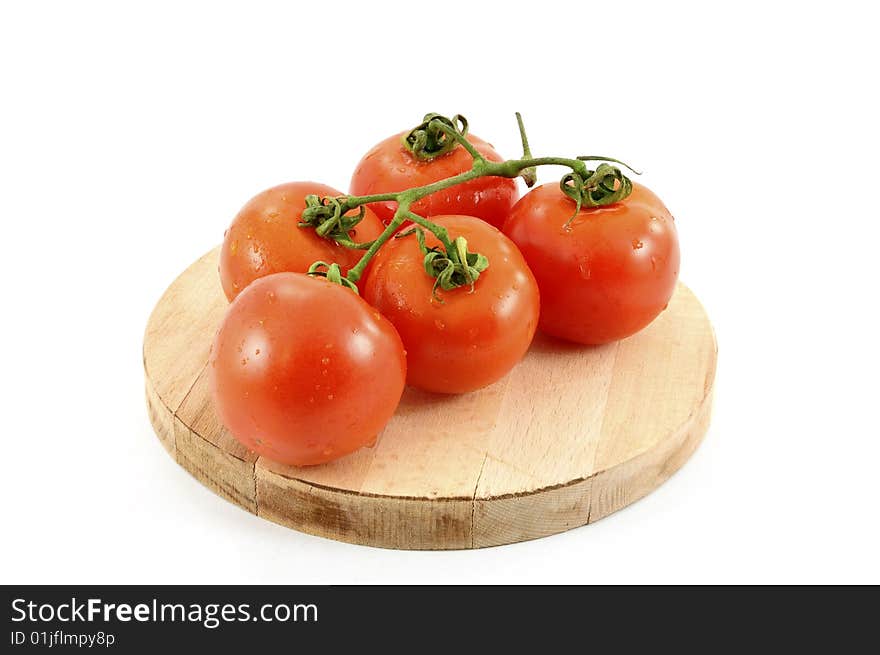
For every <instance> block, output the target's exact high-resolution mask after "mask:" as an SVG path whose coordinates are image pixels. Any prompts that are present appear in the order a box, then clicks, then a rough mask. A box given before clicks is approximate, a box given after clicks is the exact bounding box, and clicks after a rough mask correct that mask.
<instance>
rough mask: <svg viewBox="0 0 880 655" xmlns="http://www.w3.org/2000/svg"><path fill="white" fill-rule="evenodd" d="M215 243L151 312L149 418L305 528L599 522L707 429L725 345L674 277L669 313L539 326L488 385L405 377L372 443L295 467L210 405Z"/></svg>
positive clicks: (362, 532)
mask: <svg viewBox="0 0 880 655" xmlns="http://www.w3.org/2000/svg"><path fill="white" fill-rule="evenodd" d="M218 250H219V249H215V250H213V251H211V252H209V253H208V254H206V255H205V256H203V257H202V258H201V259H199V260H198V261H196V262H195V263H194V264H193V265H192V266H190V267H189V268H188V269H187V270H186V271H184V272H183V273H182V274H181V275H180V277H178V278H177V280H175V281H174V283H173V284H172V285H171V286H170V287H169V288H168V290H167V291H166V292H165V294H164V295H163V296H162V298H161V300H160V301H159V303H158V304H157V305H156V308H155V309H154V311H153V314H152V316H151V317H150V320H149V323H148V325H147V329H146V335H145V338H144V371H145V375H146V394H147V405H148V409H149V416H150V420H151V422H152V424H153V427H154V429H155V431H156V434H157V436H158V437H159V440H160V441H161V443H162V445H163V446H164V447H165V448H166V450H167V451H168V452H169V454H170V455H171V456H172V457H173V458H174V459H175V460H176V461H177V462H178V463H179V464H180V465H181V466H183V467H184V468H185V469H186V470H187V471H189V472H190V473H191V474H192V475H193V476H194V477H195V478H196V479H198V480H199V481H200V482H201V483H202V484H204V485H206V486H207V487H209V488H210V489H212V490H213V491H215V492H216V493H217V494H219V495H220V496H222V497H224V498H226V499H227V500H229V501H231V502H233V503H236V504H237V505H239V506H241V507H243V508H244V509H246V510H247V511H249V512H252V513H254V514H257V515H259V516H262V517H264V518H266V519H269V520H271V521H274V522H276V523H280V524H282V525H285V526H288V527H291V528H295V529H297V530H302V531H304V532H308V533H312V534H316V535H321V536H324V537H330V538H333V539H339V540H343V541H350V542H354V543H359V544H367V545H372V546H382V547H388V548H407V549H455V548H477V547H483V546H493V545H499V544H505V543H511V542H517V541H523V540H526V539H534V538H536V537H543V536H547V535H551V534H554V533H557V532H561V531H563V530H568V529H570V528H574V527H577V526H581V525H585V524H587V523H591V522H593V521H596V520H598V519H600V518H602V517H604V516H607V515H608V514H611V513H612V512H615V511H617V510H618V509H621V508H622V507H625V506H626V505H629V504H630V503H632V502H634V501H636V500H638V499H639V498H641V497H643V496H645V495H646V494H648V493H650V492H651V491H652V490H653V489H655V488H656V487H657V486H659V485H660V484H662V483H663V482H664V481H665V480H666V479H667V478H669V476H670V475H672V474H673V473H674V472H675V471H676V470H678V469H679V468H680V467H681V466H682V465H683V464H684V462H686V461H687V459H688V457H690V455H691V454H692V453H693V451H694V450H695V449H696V447H697V445H698V444H699V443H700V440H701V439H702V437H703V435H704V434H705V432H706V430H707V428H708V424H709V416H710V412H711V404H712V387H713V382H714V376H715V362H716V357H717V348H716V344H715V337H714V334H713V331H712V327H711V325H710V324H709V321H708V319H707V317H706V314H705V312H704V310H703V308H702V307H701V305H700V303H699V301H698V300H697V299H696V297H695V296H694V295H693V294H692V293H691V291H690V290H689V289H687V287H685V286H684V285H681V284H679V286H678V289H677V290H676V293H675V295H674V297H673V299H672V301H671V302H670V303H669V307H668V309H667V310H666V311H665V312H664V313H663V314H661V316H660V317H659V318H658V319H657V320H656V321H654V323H653V324H651V325H650V326H649V327H648V328H646V329H645V330H643V331H642V332H640V333H639V334H637V335H635V336H633V337H630V338H629V339H625V340H623V341H620V342H618V343H614V344H609V345H607V346H601V347H583V346H575V345H572V344H567V343H564V342H561V341H556V340H553V339H550V338H547V337H544V336H542V335H540V334H539V335H538V336H537V337H536V339H535V342H534V343H533V344H532V347H531V350H530V351H529V353H528V355H527V356H526V358H525V359H524V360H523V361H522V362H521V363H520V364H519V365H518V366H517V367H516V368H515V369H514V370H513V371H512V372H511V373H510V374H508V375H507V376H506V377H505V378H503V379H502V380H500V381H499V382H497V383H496V384H494V385H492V386H490V387H488V388H486V389H483V390H481V391H478V392H475V393H471V394H464V395H460V396H441V395H435V394H429V393H424V392H420V391H417V390H415V389H409V388H408V389H407V390H406V392H405V393H404V396H403V400H402V401H401V404H400V407H399V409H398V411H397V414H396V416H395V417H394V418H393V419H392V421H391V422H390V423H389V424H388V426H387V427H386V428H385V430H384V431H383V432H382V434H380V435H379V438H378V440H377V443H376V445H375V446H374V447H372V448H367V449H362V450H360V451H358V452H357V453H354V454H353V455H350V456H348V457H345V458H343V459H341V460H338V461H336V462H332V463H330V464H325V465H322V466H315V467H302V468H296V467H289V466H283V465H279V464H276V463H274V462H272V461H270V460H267V459H265V458H263V457H258V456H257V455H255V454H254V453H252V452H250V451H248V450H247V449H246V448H244V447H243V446H242V445H241V444H239V443H238V442H237V441H235V439H233V438H232V436H231V435H230V434H229V433H228V432H227V431H226V429H225V428H224V427H223V426H222V425H221V424H220V422H219V420H218V419H217V416H216V414H215V412H214V409H213V406H212V402H211V396H210V391H209V388H208V380H207V371H206V366H207V360H208V351H209V348H210V344H211V340H212V338H213V335H214V332H215V330H216V328H217V326H218V324H219V322H220V319H221V317H222V316H223V312H224V310H225V308H226V306H227V303H226V299H225V297H224V296H223V293H222V291H221V288H220V282H219V279H218V276H217V256H218Z"/></svg>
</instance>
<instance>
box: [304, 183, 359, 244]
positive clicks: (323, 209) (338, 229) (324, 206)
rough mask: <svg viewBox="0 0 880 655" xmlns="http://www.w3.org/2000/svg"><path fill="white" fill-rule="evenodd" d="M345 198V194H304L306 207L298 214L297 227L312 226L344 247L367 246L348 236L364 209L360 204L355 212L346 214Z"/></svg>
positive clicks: (322, 235) (326, 237)
mask: <svg viewBox="0 0 880 655" xmlns="http://www.w3.org/2000/svg"><path fill="white" fill-rule="evenodd" d="M346 199H347V196H343V197H341V198H334V197H331V196H325V197H323V198H322V197H320V196H316V195H314V194H312V195H308V196H306V207H305V209H303V211H302V215H301V216H300V222H299V227H303V228H314V229H315V232H317V233H318V236H321V237H324V238H325V239H331V240H333V241H335V242H336V243H338V244H340V245H342V246H345V247H346V248H360V249H363V248H367V247H369V244H362V243H355V242H354V241H352V239H351V236H350V232H351V231H352V230H353V229H354V227H355V226H356V225H357V224H358V223H360V222H361V221H362V220H363V218H364V214H365V212H366V209H365V208H364V206H363V205H361V206H360V207H358V213H357V214H355V215H354V216H348V215H347V214H348V212H349V211H350V209H349V208H348V207H347V206H346V205H345V200H346Z"/></svg>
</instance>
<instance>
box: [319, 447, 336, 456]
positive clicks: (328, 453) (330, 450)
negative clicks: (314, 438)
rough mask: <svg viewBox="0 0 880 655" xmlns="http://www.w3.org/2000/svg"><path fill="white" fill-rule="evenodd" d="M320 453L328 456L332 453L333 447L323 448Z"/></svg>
mask: <svg viewBox="0 0 880 655" xmlns="http://www.w3.org/2000/svg"><path fill="white" fill-rule="evenodd" d="M321 454H322V455H324V457H329V456H330V455H332V454H333V449H332V448H325V449H324V450H323V451H322V452H321Z"/></svg>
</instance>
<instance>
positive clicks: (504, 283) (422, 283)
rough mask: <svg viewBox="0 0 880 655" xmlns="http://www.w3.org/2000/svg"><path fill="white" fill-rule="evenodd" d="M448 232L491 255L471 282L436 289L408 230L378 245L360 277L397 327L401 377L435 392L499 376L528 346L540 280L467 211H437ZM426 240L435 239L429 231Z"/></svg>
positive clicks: (468, 386) (504, 240) (476, 384)
mask: <svg viewBox="0 0 880 655" xmlns="http://www.w3.org/2000/svg"><path fill="white" fill-rule="evenodd" d="M432 220H433V221H434V222H436V223H438V224H439V225H442V226H444V227H446V228H447V229H448V230H449V233H450V237H451V238H455V237H456V236H464V237H465V238H466V239H467V242H468V249H469V250H470V251H471V252H480V253H482V254H484V255H486V256H487V257H488V258H489V268H487V269H486V270H485V271H483V272H482V273H481V274H480V277H479V279H478V280H477V281H476V284H475V286H474V290H473V291H471V289H470V287H468V286H464V287H459V288H457V289H453V290H450V291H442V290H440V289H438V290H437V294H438V296H439V297H440V298H441V299H442V301H443V302H439V301H438V300H436V299H434V298H432V293H431V288H432V286H433V284H434V279H433V278H431V277H429V276H428V275H427V274H426V273H425V270H424V268H423V267H422V261H423V255H422V253H421V251H420V250H419V248H418V244H417V242H416V238H415V236H414V235H410V236H407V237H403V238H400V239H393V240H391V241H389V243H388V244H387V245H386V246H385V247H384V248H383V249H382V250H380V251H379V254H378V255H377V256H376V259H375V260H374V261H373V265H372V266H371V268H370V271H369V273H368V274H367V277H366V279H365V280H364V281H363V284H362V285H361V291H362V293H363V296H364V299H366V300H367V302H369V303H370V304H371V305H373V306H374V307H376V308H378V309H379V311H381V312H382V313H383V314H384V315H385V316H386V317H387V318H388V320H390V321H391V322H392V323H393V324H394V326H395V327H396V328H397V331H398V333H399V334H400V338H401V339H402V341H403V344H404V347H405V348H406V352H407V382H408V383H409V384H411V385H412V386H414V387H418V388H420V389H423V390H426V391H433V392H439V393H464V392H468V391H474V390H475V389H479V388H481V387H484V386H486V385H489V384H491V383H493V382H495V381H497V380H498V379H500V378H501V377H503V376H504V375H505V374H506V373H507V372H508V371H509V370H510V369H511V368H513V366H514V365H515V364H516V363H517V362H518V361H520V359H522V357H523V355H525V353H526V351H527V350H528V347H529V344H530V343H531V341H532V337H533V336H534V334H535V329H536V328H537V323H538V307H539V299H538V287H537V284H536V283H535V278H534V276H533V275H532V273H531V271H529V268H528V266H527V265H526V263H525V260H524V259H523V257H522V255H521V254H520V252H519V251H518V250H517V248H516V246H515V245H513V243H512V242H511V241H510V240H509V239H507V238H506V237H505V236H504V235H503V234H501V232H500V231H498V230H497V229H496V228H494V227H492V226H491V225H489V224H488V223H485V222H483V221H481V220H479V219H477V218H473V217H471V216H436V217H434V218H433V219H432ZM427 237H428V238H427V245H428V246H429V247H430V246H436V245H439V242H438V241H437V239H436V238H435V237H434V236H433V235H432V234H430V233H429V234H428V235H427Z"/></svg>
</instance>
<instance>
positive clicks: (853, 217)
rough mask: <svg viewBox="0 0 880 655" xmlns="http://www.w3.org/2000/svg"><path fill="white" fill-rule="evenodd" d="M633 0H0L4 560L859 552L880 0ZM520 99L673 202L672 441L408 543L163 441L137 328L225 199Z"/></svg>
mask: <svg viewBox="0 0 880 655" xmlns="http://www.w3.org/2000/svg"><path fill="white" fill-rule="evenodd" d="M654 4H655V3H650V4H649V3H645V4H644V5H636V4H632V3H625V2H614V3H604V4H603V7H604V8H601V9H600V8H598V7H597V8H593V7H592V6H591V5H590V3H587V2H570V3H554V2H530V3H516V2H511V1H510V0H508V1H507V2H484V1H480V2H470V3H466V4H463V5H462V4H458V5H456V4H454V3H401V4H400V6H393V5H388V4H383V3H380V2H361V3H351V4H350V5H342V4H341V3H336V2H329V1H325V2H317V3H283V4H282V3H279V4H266V3H259V2H248V3H241V4H240V7H239V8H236V9H234V8H231V7H228V6H225V5H223V4H221V3H213V2H212V3H205V4H204V5H199V4H196V3H178V2H175V3H168V4H164V3H156V2H153V3H142V4H141V6H140V8H136V7H135V5H134V4H133V3H109V2H108V3H96V2H77V3H66V2H64V3H62V2H58V3H44V2H31V3H23V2H22V3H3V5H2V7H3V8H2V9H0V85H2V87H0V96H2V99H0V117H2V120H0V226H2V229H0V272H2V274H0V284H2V290H3V295H2V301H0V303H2V304H0V307H2V321H0V348H2V350H0V384H2V389H0V403H2V423H0V434H2V457H3V461H2V469H0V471H2V472H0V484H2V499H3V500H2V503H3V505H2V508H3V516H2V532H3V537H2V539H0V581H2V582H4V583H23V582H33V583H49V582H55V583H63V582H73V583H76V582H103V583H138V582H139V583H158V582H164V583H221V582H230V583H232V582H237V583H245V582H259V583H272V582H278V583H342V582H695V583H701V582H875V583H877V582H880V566H878V555H877V553H878V550H880V532H878V530H880V529H878V522H877V519H878V509H877V502H878V500H880V494H878V482H877V471H878V459H880V430H878V427H877V426H878V423H877V419H876V409H875V408H876V406H877V394H878V390H880V384H878V379H877V367H878V364H880V362H878V346H877V340H878V327H880V326H878V321H877V304H878V296H880V294H878V291H877V287H878V285H880V274H878V271H880V265H878V252H880V229H878V223H880V210H878V203H877V199H876V198H875V193H877V188H878V185H877V171H878V163H880V155H878V151H880V138H878V116H880V105H878V101H877V97H876V93H877V84H878V77H877V76H878V71H877V66H878V63H880V48H878V45H877V44H878V41H877V36H876V26H877V24H878V20H877V17H876V16H872V15H869V12H870V11H871V10H870V9H869V8H870V7H871V3H849V2H835V3H824V2H823V3H801V2H798V3H791V4H788V3H771V2H760V3H748V2H737V3H730V4H729V6H728V7H726V8H720V7H717V6H715V3H693V4H687V5H685V4H676V5H669V4H668V3H663V4H664V6H663V7H662V8H661V7H659V6H656V7H655V6H654ZM656 4H657V5H659V4H660V3H656ZM245 7H246V8H245ZM515 110H519V111H521V112H523V114H524V115H525V118H526V121H527V125H528V127H529V129H530V136H531V140H532V145H533V150H534V151H535V152H536V154H557V155H575V154H582V153H599V154H613V155H615V156H618V157H621V158H623V159H625V160H627V161H630V162H633V163H635V164H636V165H637V166H639V167H640V168H642V169H643V170H644V171H645V175H644V176H643V177H642V182H644V183H645V184H647V185H648V186H650V187H651V188H652V189H654V190H655V191H656V192H657V193H658V194H659V195H660V196H661V197H662V198H663V199H664V200H665V201H666V204H667V205H668V206H669V207H670V209H671V210H672V211H673V213H674V214H675V215H676V218H677V224H678V228H679V232H680V236H681V242H682V253H683V264H682V269H681V276H682V279H683V280H684V281H686V282H687V283H688V284H689V285H690V286H691V287H692V288H693V289H694V290H695V291H696V292H697V294H698V295H699V296H700V298H701V299H702V301H703V302H704V304H705V306H706V308H707V309H708V311H709V314H710V316H711V318H712V319H713V321H714V324H715V327H716V331H717V336H718V341H719V345H720V360H719V367H718V378H717V393H716V398H717V401H716V410H715V414H714V418H713V424H712V427H711V429H710V431H709V433H708V436H707V438H706V441H705V443H704V444H703V446H701V448H700V449H699V451H698V452H697V454H696V455H695V456H694V457H693V459H692V460H691V461H690V462H689V463H688V464H687V465H686V466H685V467H684V469H682V471H681V472H679V473H678V474H677V475H675V476H674V477H673V479H671V480H670V481H669V482H668V483H667V484H666V485H664V486H663V487H661V488H660V489H659V490H658V491H657V492H655V493H654V494H652V495H651V496H649V497H648V498H646V499H645V500H643V501H641V502H639V503H636V504H635V505H634V506H632V507H630V508H628V509H626V510H624V511H621V512H619V513H618V514H616V515H613V516H612V517H610V518H607V519H605V520H603V521H601V522H599V523H597V524H595V525H593V526H590V527H587V528H581V529H577V530H574V531H572V532H568V533H566V534H562V535H558V536H554V537H551V538H547V539H542V540H538V541H534V542H530V543H523V544H518V545H514V546H505V547H501V548H493V549H488V550H483V551H476V552H447V553H430V552H428V553H418V552H396V551H386V550H379V549H372V548H364V547H357V546H351V545H347V544H342V543H336V542H333V541H328V540H324V539H319V538H316V537H311V536H307V535H303V534H299V533H297V532H294V531H291V530H287V529H284V528H281V527H278V526H276V525H273V524H271V523H268V522H266V521H263V520H261V519H258V518H256V517H253V516H251V515H249V514H247V513H245V512H244V511H242V510H239V509H237V508H236V507H234V506H232V505H231V504H228V503H226V502H225V501H223V500H220V499H219V498H218V497H216V496H214V495H213V494H212V493H211V492H209V491H208V490H206V489H205V488H203V487H202V486H201V485H199V484H198V483H197V482H196V481H194V480H193V479H192V478H190V477H189V476H188V474H186V473H185V472H184V471H183V470H182V469H180V468H179V467H178V466H176V465H175V464H174V463H173V462H172V461H171V460H170V459H169V458H168V456H167V455H166V454H165V452H164V451H163V450H162V448H161V447H160V445H159V443H158V441H157V440H156V439H155V437H154V436H153V433H152V431H151V428H150V425H149V423H148V420H147V415H146V410H145V407H144V399H143V387H142V368H141V340H142V336H143V328H144V325H145V322H146V320H147V317H148V315H149V313H150V310H151V309H152V307H153V305H154V303H155V302H156V300H158V298H159V296H160V295H161V293H162V291H163V290H164V288H165V286H166V285H167V284H168V283H169V282H170V281H171V280H172V279H173V278H174V276H175V275H176V274H177V273H178V272H179V271H180V270H181V269H182V268H184V267H185V266H186V265H188V264H189V262H190V261H192V260H193V259H194V258H195V257H197V256H199V255H201V254H202V253H203V252H204V251H206V250H208V249H209V248H211V247H212V246H214V245H215V244H217V243H218V242H219V241H220V239H221V236H222V234H223V230H224V228H225V227H226V225H227V223H228V222H229V221H230V220H231V218H232V217H233V216H234V214H235V213H236V212H237V210H238V209H239V207H240V206H241V205H242V204H243V203H244V202H245V201H246V200H247V199H248V198H250V197H251V196H252V195H253V194H255V193H256V192H257V191H260V190H261V189H263V188H265V187H268V186H271V185H273V184H276V183H279V182H282V181H288V180H298V179H315V180H320V181H324V182H326V183H329V184H332V185H334V186H336V187H338V188H341V189H344V188H346V186H347V183H348V179H349V175H350V172H351V170H352V168H353V166H354V164H355V162H356V161H357V159H358V158H359V157H360V155H361V154H363V152H364V151H365V150H366V149H367V148H368V147H369V146H371V145H372V144H373V143H374V142H376V141H378V140H379V139H381V138H383V137H385V136H387V135H388V134H391V133H392V132H395V131H398V130H402V129H404V128H406V127H409V126H411V125H413V124H414V123H415V122H417V121H418V120H419V119H420V118H421V116H422V114H424V113H425V112H428V111H439V112H442V113H450V114H451V113H455V112H461V113H463V114H465V115H466V116H467V117H468V118H469V119H470V121H471V126H472V129H473V131H474V132H475V133H476V134H478V135H480V136H483V137H484V138H487V139H490V140H491V141H492V142H493V143H494V144H495V145H496V147H497V148H498V149H499V150H500V151H501V152H502V153H503V154H507V155H508V156H516V155H517V154H518V150H517V146H518V140H517V132H516V126H515V122H514V118H513V112H514V111H515ZM558 177H559V171H557V170H543V171H542V179H544V180H548V181H549V180H553V179H557V178H558Z"/></svg>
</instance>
